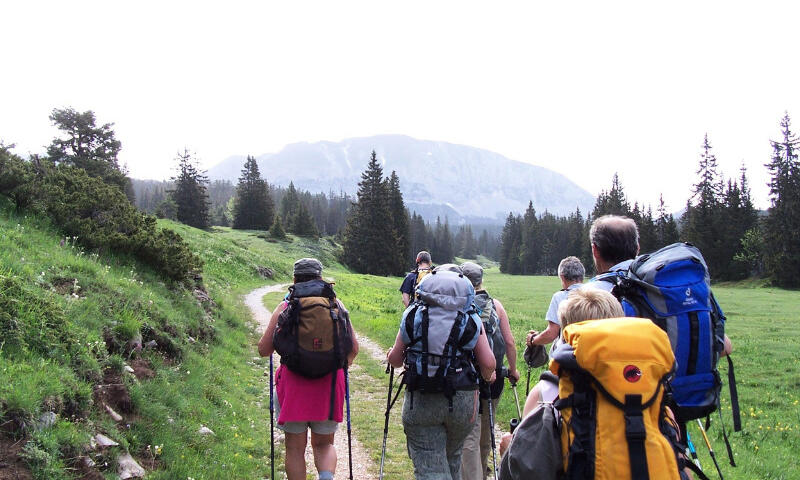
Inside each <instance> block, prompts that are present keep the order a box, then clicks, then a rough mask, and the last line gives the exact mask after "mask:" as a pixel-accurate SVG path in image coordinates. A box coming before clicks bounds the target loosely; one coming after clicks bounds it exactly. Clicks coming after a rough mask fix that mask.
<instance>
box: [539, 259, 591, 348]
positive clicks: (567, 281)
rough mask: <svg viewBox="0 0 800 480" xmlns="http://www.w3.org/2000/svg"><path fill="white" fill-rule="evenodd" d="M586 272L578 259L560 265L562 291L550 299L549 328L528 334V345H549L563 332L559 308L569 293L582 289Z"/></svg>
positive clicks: (548, 310) (546, 318)
mask: <svg viewBox="0 0 800 480" xmlns="http://www.w3.org/2000/svg"><path fill="white" fill-rule="evenodd" d="M585 274H586V270H585V269H584V268H583V264H582V263H581V261H580V260H579V259H578V257H567V258H565V259H563V260H561V263H559V264H558V278H559V279H560V280H561V290H559V291H557V292H556V293H554V294H553V297H552V298H551V299H550V308H548V309H547V314H545V317H544V318H545V320H547V328H546V329H545V330H544V331H543V332H537V331H536V330H531V331H529V332H528V337H527V344H528V346H533V345H547V344H548V343H550V342H552V341H553V340H555V339H556V338H558V334H559V333H560V332H561V321H560V319H559V318H558V306H559V305H560V304H561V302H563V301H564V300H566V298H567V296H568V295H569V292H571V291H572V290H575V289H576V288H580V287H581V286H582V285H583V277H584V275H585Z"/></svg>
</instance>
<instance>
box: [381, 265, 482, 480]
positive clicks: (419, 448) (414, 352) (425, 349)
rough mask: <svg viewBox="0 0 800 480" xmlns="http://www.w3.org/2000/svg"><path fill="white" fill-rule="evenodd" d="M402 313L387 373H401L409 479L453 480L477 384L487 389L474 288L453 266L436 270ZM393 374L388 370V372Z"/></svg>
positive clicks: (475, 407) (469, 428)
mask: <svg viewBox="0 0 800 480" xmlns="http://www.w3.org/2000/svg"><path fill="white" fill-rule="evenodd" d="M416 293H417V297H418V298H417V299H416V300H415V301H414V302H413V303H411V304H410V305H409V307H408V308H407V309H406V310H405V312H403V316H402V320H401V323H400V329H399V331H398V333H397V338H396V340H395V343H394V346H393V347H392V348H391V349H390V350H389V352H388V354H387V360H388V362H389V364H390V365H391V367H392V368H400V367H401V366H405V371H404V374H403V384H405V386H406V393H405V397H404V403H403V413H402V418H403V429H404V431H405V434H406V445H407V448H408V453H409V456H410V457H411V461H412V463H413V464H414V477H415V478H416V479H417V480H441V479H452V480H460V479H461V450H462V447H463V445H464V440H465V439H466V437H467V435H468V434H469V433H470V431H472V428H473V427H474V425H475V422H476V421H477V412H478V404H479V401H478V379H479V376H480V377H481V378H483V379H484V381H486V382H489V383H491V382H493V381H494V380H495V378H496V372H495V367H496V361H495V357H494V353H493V352H492V349H491V347H490V346H489V341H488V340H487V338H486V332H485V331H484V329H483V327H482V322H481V319H480V315H479V314H478V312H477V310H475V308H474V298H475V289H474V287H473V286H472V283H471V282H470V281H469V280H468V279H467V278H466V277H465V276H464V275H463V272H462V271H461V269H460V268H459V267H458V266H457V265H451V264H448V265H440V266H439V267H437V268H435V269H434V270H433V271H432V272H431V273H430V274H428V275H427V276H426V277H425V279H424V280H423V281H421V282H420V283H419V285H418V286H417V290H416ZM392 372H393V370H392Z"/></svg>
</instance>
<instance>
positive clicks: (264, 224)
mask: <svg viewBox="0 0 800 480" xmlns="http://www.w3.org/2000/svg"><path fill="white" fill-rule="evenodd" d="M274 210H275V206H274V204H273V202H272V195H270V193H269V186H268V185H267V182H265V181H264V179H263V178H261V173H260V172H259V171H258V163H256V159H255V157H251V156H250V155H248V156H247V160H246V161H245V163H244V168H243V169H242V175H241V176H240V177H239V184H238V185H237V186H236V203H235V204H234V208H233V228H236V229H248V230H267V229H268V228H270V226H271V225H272V217H273V216H274Z"/></svg>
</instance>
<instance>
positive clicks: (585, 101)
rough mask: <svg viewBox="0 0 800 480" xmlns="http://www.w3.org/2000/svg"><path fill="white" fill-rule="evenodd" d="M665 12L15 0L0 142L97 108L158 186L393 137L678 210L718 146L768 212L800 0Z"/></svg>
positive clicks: (30, 148) (38, 138) (4, 31)
mask: <svg viewBox="0 0 800 480" xmlns="http://www.w3.org/2000/svg"><path fill="white" fill-rule="evenodd" d="M539 3H543V2H539ZM655 3H656V2H597V1H592V2H578V1H572V2H547V4H546V5H544V4H536V3H535V2H530V1H525V2H509V1H506V2H464V1H458V2H442V1H436V2H431V1H426V2H415V1H404V2H380V1H375V0H370V1H365V2H350V1H323V2H304V1H293V2H232V1H226V2H214V3H213V4H211V3H209V4H208V5H212V6H206V5H207V4H206V3H205V2H198V1H192V2H173V1H169V2H166V1H159V2H147V1H138V2H113V1H99V2H77V1H69V2H65V1H57V2H37V1H24V2H23V1H16V2H13V1H6V2H3V3H2V4H0V18H2V19H3V20H2V28H0V62H2V63H0V65H2V73H1V74H0V139H2V140H4V141H5V142H6V143H16V144H17V149H16V152H17V153H20V154H26V153H29V152H31V153H36V152H41V151H43V150H44V147H45V145H47V144H48V143H49V142H50V140H51V139H52V137H53V136H54V135H55V134H56V131H55V130H54V129H53V127H52V126H51V125H50V122H49V120H48V118H47V117H48V115H49V113H50V111H51V110H52V109H53V108H56V107H58V108H62V107H67V106H71V107H74V108H75V109H78V110H81V111H83V110H93V111H94V112H95V113H96V115H97V117H98V120H99V122H102V123H105V122H114V124H115V126H114V129H115V131H116V134H117V138H118V139H119V140H121V141H122V145H123V150H122V153H121V155H120V158H121V160H122V161H123V162H126V163H127V165H128V167H129V169H130V172H131V175H132V176H134V177H137V178H156V179H162V178H166V177H168V176H169V175H170V173H171V168H172V166H173V164H174V162H173V159H174V157H175V154H176V152H177V151H178V150H180V149H183V148H184V147H188V148H189V149H190V150H192V151H194V152H196V153H197V156H198V158H199V159H200V161H201V165H203V166H205V167H208V166H211V165H213V164H216V163H218V162H219V161H221V160H222V159H224V158H225V157H227V156H229V155H232V154H253V155H259V154H262V153H268V152H275V151H277V150H279V149H280V148H282V147H283V146H284V145H286V144H287V143H291V142H297V141H310V142H315V141H320V140H331V141H338V140H341V139H343V138H347V137H354V136H369V135H374V134H381V133H399V134H406V135H410V136H413V137H417V138H421V139H427V140H441V141H447V142H452V143H460V144H466V145H471V146H475V147H481V148H485V149H488V150H492V151H496V152H498V153H501V154H503V155H505V156H507V157H509V158H512V159H515V160H520V161H524V162H529V163H533V164H537V165H541V166H544V167H547V168H550V169H552V170H555V171H558V172H560V173H563V174H565V175H566V176H567V177H569V178H571V179H572V180H573V181H575V182H576V183H577V184H579V185H580V186H582V187H584V188H586V189H587V190H588V191H589V192H591V193H592V194H597V193H598V192H599V191H600V190H602V189H608V188H609V187H610V184H611V177H612V175H613V174H614V172H619V175H620V179H621V181H622V184H623V186H624V187H625V190H626V192H627V193H628V196H629V198H630V199H631V200H639V201H640V202H644V203H649V204H652V205H653V207H654V208H655V207H656V206H657V202H658V196H659V194H660V193H663V194H664V198H665V200H666V202H667V206H668V208H670V209H671V210H678V209H680V208H681V207H682V206H683V204H684V203H685V201H686V198H687V197H688V195H689V191H690V188H691V184H692V183H694V182H695V181H696V175H695V174H694V172H695V170H696V166H697V161H698V158H699V155H700V146H701V144H702V140H703V135H704V134H705V133H708V135H709V139H710V141H711V144H712V146H713V147H714V150H713V151H714V153H716V155H717V158H718V160H719V165H720V169H721V170H722V172H723V173H724V174H725V175H726V176H728V177H729V176H736V177H738V175H739V172H738V170H739V168H740V166H741V165H742V163H743V162H744V164H746V165H747V168H748V174H749V178H750V181H751V184H752V187H753V195H754V198H755V200H756V203H757V205H758V206H760V207H765V206H767V204H768V200H767V189H766V187H765V183H766V181H767V172H766V169H765V168H764V167H763V164H764V163H765V162H766V161H767V160H768V159H769V156H770V152H771V149H770V145H769V139H770V138H777V137H778V134H779V126H778V122H779V121H780V118H781V117H782V116H783V114H784V112H785V111H788V112H789V113H790V115H795V116H797V118H798V120H797V121H796V122H795V123H796V124H797V125H800V95H799V94H800V81H799V80H800V62H799V61H798V58H797V47H798V44H799V42H798V39H799V38H800V37H798V34H797V27H796V25H797V19H798V18H800V3H799V2H790V1H786V2H766V1H759V2H746V3H745V2H732V1H726V2H696V1H691V2H659V3H660V5H659V6H656V5H655ZM366 161H367V159H365V164H366ZM262 173H264V175H265V176H266V177H267V179H269V172H262Z"/></svg>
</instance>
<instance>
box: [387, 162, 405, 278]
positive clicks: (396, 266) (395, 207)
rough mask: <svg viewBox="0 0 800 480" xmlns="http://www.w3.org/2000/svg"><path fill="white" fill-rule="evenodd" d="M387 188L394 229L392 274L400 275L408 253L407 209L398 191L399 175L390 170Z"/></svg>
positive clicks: (403, 270) (401, 194) (403, 269)
mask: <svg viewBox="0 0 800 480" xmlns="http://www.w3.org/2000/svg"><path fill="white" fill-rule="evenodd" d="M386 189H387V190H388V195H389V197H388V207H389V215H390V217H391V220H392V230H393V231H394V243H395V245H394V254H393V255H392V257H393V258H392V274H393V275H402V274H403V273H404V272H405V267H406V259H407V258H408V256H409V255H410V249H409V247H410V245H409V239H408V237H409V227H408V222H409V220H408V211H407V210H406V205H405V203H403V193H402V192H401V191H400V177H398V176H397V173H396V172H394V171H393V172H392V174H391V175H390V176H389V178H388V179H387V180H386Z"/></svg>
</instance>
